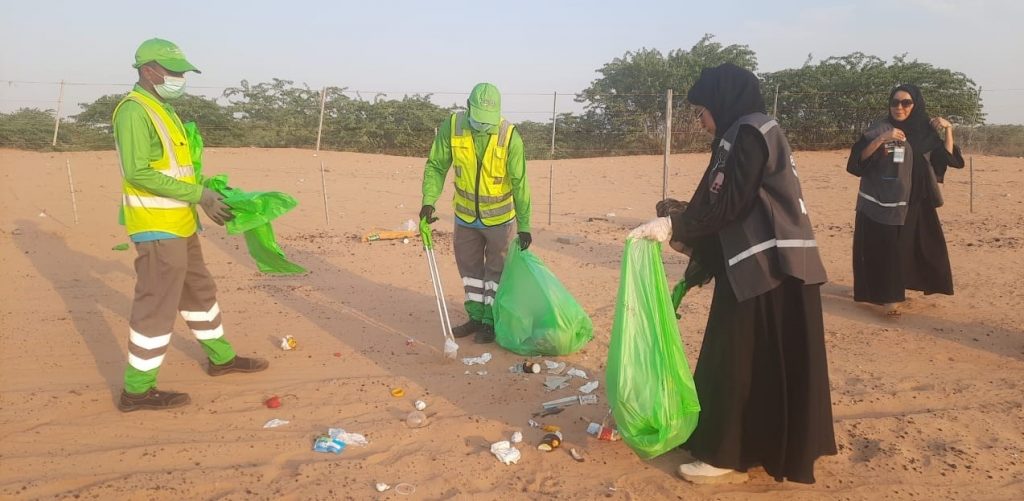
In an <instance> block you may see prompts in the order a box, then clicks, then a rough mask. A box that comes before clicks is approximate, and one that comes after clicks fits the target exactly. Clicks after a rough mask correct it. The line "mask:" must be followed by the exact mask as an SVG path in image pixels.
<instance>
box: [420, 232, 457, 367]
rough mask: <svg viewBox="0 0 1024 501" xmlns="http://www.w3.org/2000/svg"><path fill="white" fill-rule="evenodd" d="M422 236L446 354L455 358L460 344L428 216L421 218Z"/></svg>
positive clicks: (450, 357) (447, 356) (449, 357)
mask: <svg viewBox="0 0 1024 501" xmlns="http://www.w3.org/2000/svg"><path fill="white" fill-rule="evenodd" d="M420 237H421V238H422V240H423V250H424V251H426V253H427V266H428V267H429V268H430V283H431V284H432V285H433V286H434V297H435V298H436V299H437V315H438V316H439V317H440V318H441V334H443V335H444V356H445V358H448V359H451V360H455V358H456V357H458V354H459V345H458V344H457V343H456V342H455V336H454V335H452V321H451V319H449V318H448V303H447V302H446V301H445V299H444V288H442V287H441V274H440V273H439V272H438V270H437V260H436V259H434V240H433V238H432V237H431V233H430V223H428V222H427V219H426V218H422V219H420Z"/></svg>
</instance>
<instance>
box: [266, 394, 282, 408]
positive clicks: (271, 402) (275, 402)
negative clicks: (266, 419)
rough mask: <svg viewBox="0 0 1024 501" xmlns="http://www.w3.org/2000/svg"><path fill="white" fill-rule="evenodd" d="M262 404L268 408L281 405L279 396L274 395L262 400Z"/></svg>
mask: <svg viewBox="0 0 1024 501" xmlns="http://www.w3.org/2000/svg"><path fill="white" fill-rule="evenodd" d="M263 405H266V406H267V408H268V409H276V408H278V407H281V397H279V396H277V395H274V396H272V397H270V398H268V399H266V400H264V401H263Z"/></svg>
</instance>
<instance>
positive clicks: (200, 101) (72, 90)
mask: <svg viewBox="0 0 1024 501" xmlns="http://www.w3.org/2000/svg"><path fill="white" fill-rule="evenodd" d="M131 87H132V85H131V84H118V83H95V82H80V81H61V82H47V81H30V80H2V81H0V109H5V110H10V112H8V113H0V148H20V149H30V150H56V151H63V150H102V149H112V148H113V138H112V134H111V130H110V129H111V127H110V124H109V121H110V115H111V113H112V111H113V108H114V106H115V105H116V103H117V101H118V99H119V98H120V96H122V95H123V94H124V93H125V92H127V91H128V90H130V89H131ZM763 90H764V93H765V95H764V97H765V102H766V103H767V106H768V112H769V114H772V115H773V116H775V117H776V118H777V119H778V120H779V122H780V124H781V125H782V126H783V128H784V129H786V131H787V137H788V138H789V140H790V142H791V144H792V145H793V147H794V149H798V150H800V149H803V150H824V149H845V148H849V146H850V145H851V144H852V143H853V142H854V141H855V140H856V139H857V137H858V136H859V134H860V133H861V132H862V131H863V130H864V129H865V128H866V127H867V126H868V125H869V124H870V123H872V122H873V121H875V120H878V119H879V118H880V117H882V116H884V113H885V109H886V108H885V103H884V99H885V98H886V97H887V96H886V95H885V94H884V92H883V93H879V92H877V91H876V90H871V91H864V92H860V93H856V92H849V91H829V90H822V91H807V90H800V89H796V90H792V91H789V90H787V89H785V88H782V87H780V86H774V88H772V87H768V88H765V89H763ZM189 91H190V93H192V96H187V97H188V98H189V99H185V98H183V99H182V100H179V101H176V102H175V107H176V109H177V110H178V113H179V115H181V116H182V118H183V119H185V120H195V121H196V122H197V123H198V125H199V127H200V129H201V130H202V131H203V134H204V137H205V139H206V143H207V144H208V145H210V146H214V147H247V146H252V147H290V148H309V149H324V150H341V151H358V152H365V153H382V154H391V155H402V156H416V157H423V156H425V155H426V154H427V152H428V151H429V148H430V143H431V141H432V139H433V136H434V134H435V132H436V128H437V127H438V125H439V124H440V123H441V122H442V121H443V120H444V119H445V118H446V117H447V116H448V114H449V113H451V112H453V111H456V110H458V109H460V108H462V106H463V104H464V103H465V100H466V98H467V97H468V92H452V91H425V90H424V91H416V90H411V91H393V90H354V89H347V88H341V87H325V88H321V89H312V88H309V87H306V86H294V85H292V82H290V81H284V80H275V81H274V82H265V83H259V84H252V85H250V84H249V83H248V82H244V81H243V82H242V84H241V85H239V86H226V85H225V86H190V87H189ZM989 93H1001V94H1006V93H1016V94H1017V95H1019V96H1020V98H1019V99H1014V101H1017V102H1024V88H1016V87H1005V88H996V89H980V90H979V92H978V96H977V100H976V101H973V102H972V101H971V100H967V99H962V98H957V99H945V100H943V96H935V98H933V97H932V96H927V95H926V97H928V98H929V108H930V110H931V111H932V114H933V115H942V116H947V117H949V118H950V120H951V121H953V122H954V123H955V124H957V126H958V127H957V129H956V134H957V138H956V139H957V143H958V144H960V145H961V147H962V148H964V149H965V151H967V152H969V153H978V154H982V153H988V154H998V155H1014V156H1020V155H1024V126H993V125H984V124H983V123H982V122H983V117H982V116H979V113H978V109H979V108H980V107H979V106H978V103H980V102H981V101H983V100H984V96H985V95H988V94H989ZM858 94H859V97H857V98H856V99H851V96H856V95H858ZM47 96H49V97H47ZM97 96H99V97H97ZM503 100H504V103H503V104H504V106H503V114H504V115H505V116H506V117H507V118H508V119H509V120H510V121H512V122H514V123H517V124H518V126H519V130H520V133H521V135H522V136H523V139H524V142H525V144H526V150H527V154H528V155H529V157H530V158H532V159H549V158H579V157H598V156H618V155H658V154H667V153H678V152H686V151H703V150H704V149H706V148H707V143H708V136H707V135H706V134H705V133H704V132H703V131H701V130H700V129H699V126H698V124H697V121H696V120H695V116H694V113H693V110H692V108H691V107H690V106H689V104H687V103H685V99H683V97H682V96H678V95H677V96H675V97H674V98H673V97H670V94H669V93H668V92H667V91H666V92H636V93H619V94H616V95H614V96H610V97H606V98H604V99H603V100H601V101H600V102H596V103H595V102H587V101H584V100H583V99H582V98H581V97H580V95H578V94H574V93H564V92H549V93H544V92H525V93H515V92H511V93H504V94H503Z"/></svg>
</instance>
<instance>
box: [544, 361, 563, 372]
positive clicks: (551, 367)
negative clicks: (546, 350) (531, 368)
mask: <svg viewBox="0 0 1024 501" xmlns="http://www.w3.org/2000/svg"><path fill="white" fill-rule="evenodd" d="M544 367H546V368H547V370H548V374H561V373H562V371H564V370H565V362H552V361H550V360H545V361H544Z"/></svg>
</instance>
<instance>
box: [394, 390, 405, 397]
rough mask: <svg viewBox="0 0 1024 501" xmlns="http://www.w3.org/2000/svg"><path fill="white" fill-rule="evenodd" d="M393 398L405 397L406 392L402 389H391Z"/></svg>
mask: <svg viewBox="0 0 1024 501" xmlns="http://www.w3.org/2000/svg"><path fill="white" fill-rule="evenodd" d="M391 396H392V397H395V398H400V397H404V396H405V390H403V389H401V388H391Z"/></svg>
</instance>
